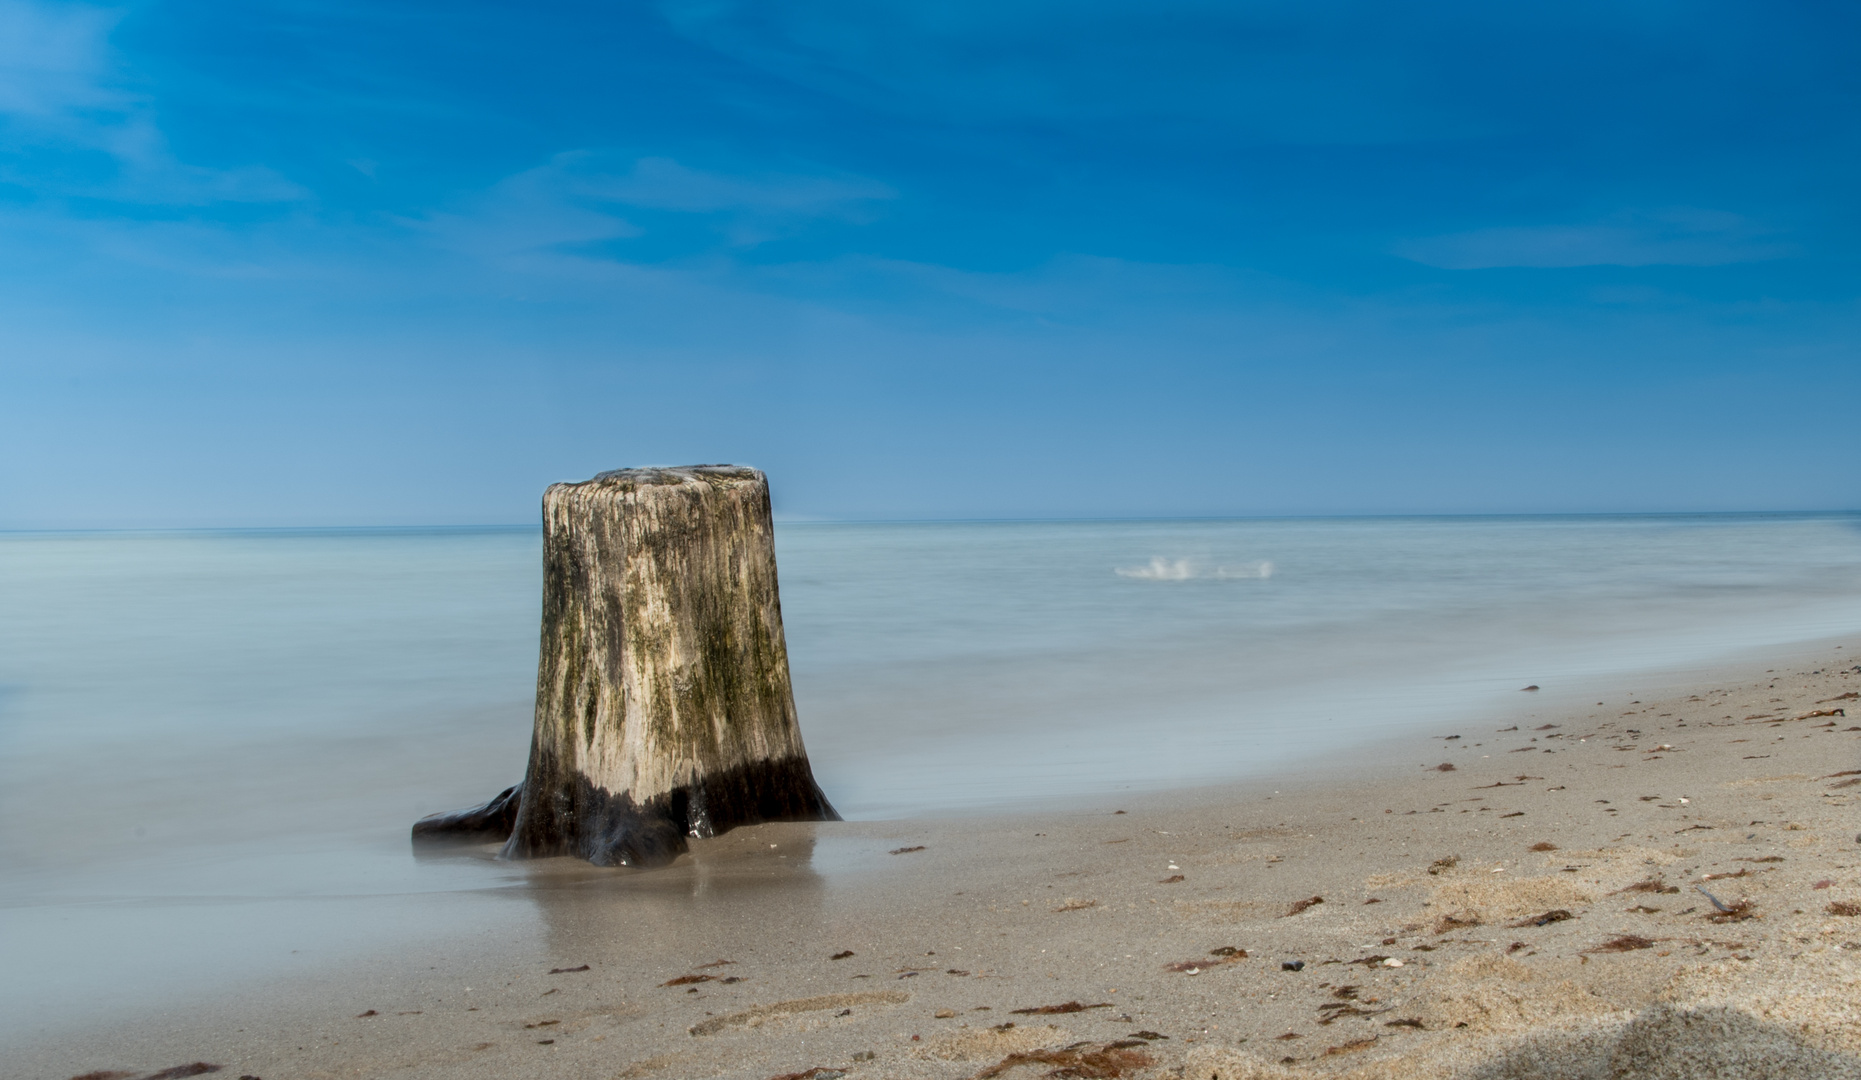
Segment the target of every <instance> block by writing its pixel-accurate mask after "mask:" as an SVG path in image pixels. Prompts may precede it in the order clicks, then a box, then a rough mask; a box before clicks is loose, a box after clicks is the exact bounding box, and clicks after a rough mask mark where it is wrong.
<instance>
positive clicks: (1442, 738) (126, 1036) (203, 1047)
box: [0, 641, 1861, 1080]
mask: <svg viewBox="0 0 1861 1080" xmlns="http://www.w3.org/2000/svg"><path fill="white" fill-rule="evenodd" d="M1858 662H1861V641H1842V642H1826V643H1822V644H1820V645H1817V646H1815V647H1814V648H1803V649H1799V650H1797V651H1796V652H1795V653H1794V654H1793V655H1792V656H1790V657H1789V661H1788V662H1787V663H1786V662H1785V661H1782V660H1777V659H1774V658H1768V659H1765V660H1761V661H1759V662H1758V663H1759V664H1760V665H1766V664H1767V665H1769V667H1768V668H1766V667H1763V666H1753V665H1751V664H1747V665H1745V666H1743V667H1726V668H1723V669H1718V670H1714V671H1711V672H1704V673H1693V674H1691V675H1689V676H1687V677H1686V679H1684V680H1680V681H1676V680H1669V683H1668V685H1664V686H1662V687H1661V688H1660V690H1659V693H1658V694H1656V693H1653V692H1648V693H1642V694H1640V695H1639V696H1637V697H1633V698H1628V697H1620V698H1610V697H1606V696H1599V697H1598V698H1596V699H1594V700H1595V704H1588V703H1586V702H1584V703H1579V702H1575V701H1572V700H1570V694H1571V693H1573V692H1574V691H1566V692H1565V694H1564V696H1563V697H1561V698H1558V697H1553V696H1552V690H1551V689H1549V688H1547V690H1545V691H1539V692H1521V694H1520V702H1521V704H1520V706H1519V708H1518V710H1517V711H1516V712H1515V713H1512V714H1508V715H1506V716H1504V717H1502V718H1500V721H1496V722H1492V723H1486V724H1479V725H1475V724H1461V725H1457V726H1455V727H1453V728H1452V729H1443V730H1441V731H1439V732H1435V733H1432V734H1431V735H1429V736H1427V737H1413V738H1410V739H1407V740H1405V741H1403V742H1400V743H1396V744H1392V745H1390V746H1388V747H1382V748H1378V749H1377V751H1376V753H1375V754H1374V760H1372V761H1365V762H1361V763H1358V764H1354V765H1351V766H1348V767H1346V768H1344V769H1343V771H1342V772H1340V771H1339V770H1337V769H1334V770H1331V771H1329V772H1326V773H1323V774H1319V773H1314V774H1312V775H1308V776H1304V777H1288V778H1285V779H1284V780H1283V781H1277V782H1275V783H1274V784H1273V785H1271V786H1260V785H1253V786H1251V787H1248V788H1245V789H1240V788H1236V789H1203V790H1196V791H1186V792H1175V793H1171V794H1168V795H1158V796H1147V797H1144V798H1134V799H1127V800H1124V801H1122V802H1119V803H1117V804H1116V805H1111V804H1107V803H1104V802H1102V801H1098V800H1095V799H1093V798H1092V796H1091V793H1089V792H1088V793H1081V797H1082V801H1081V804H1080V806H1079V807H1078V808H1077V809H1070V810H1067V811H1064V812H1060V811H1053V812H1047V813H1042V814H1035V815H1018V816H1013V817H972V818H957V819H944V820H909V821H893V822H866V823H859V822H853V823H835V824H823V825H768V826H760V827H753V828H743V829H738V830H736V831H734V832H732V833H730V834H728V835H726V836H724V837H720V838H718V839H716V840H713V841H708V842H703V843H700V844H698V845H697V846H696V848H695V850H694V851H693V853H692V854H691V855H689V856H686V857H683V858H681V859H680V860H679V862H678V863H677V864H675V865H674V866H672V867H670V868H667V869H665V870H660V871H653V872H624V871H623V872H613V871H597V870H594V869H592V868H589V867H586V866H582V865H579V864H574V863H570V862H567V861H564V860H551V861H548V862H546V863H542V864H536V865H535V866H534V867H533V869H532V871H531V873H532V880H531V883H530V886H529V888H528V889H526V890H524V891H523V895H522V896H521V897H520V898H518V899H516V900H513V905H515V906H517V907H521V908H523V909H524V910H525V911H526V912H527V911H530V910H532V909H533V910H534V912H535V913H536V914H538V915H539V916H540V922H539V923H538V925H539V926H540V927H541V930H540V932H536V933H516V932H505V930H503V929H501V927H500V925H499V923H498V921H497V920H496V919H492V920H490V921H488V922H487V923H486V924H485V925H483V926H482V927H481V928H480V930H479V932H478V933H476V934H475V935H473V936H472V938H471V939H470V940H461V941H459V942H457V943H456V946H450V947H447V948H445V949H443V950H422V951H421V952H419V953H417V954H408V953H393V952H383V953H378V954H376V955H374V956H372V957H371V958H369V959H368V960H366V961H365V962H353V963H347V964H344V965H340V966H333V967H331V966H326V967H323V968H317V969H307V970H306V972H305V973H304V974H303V975H301V976H293V977H289V978H282V979H276V980H272V981H270V982H268V983H266V984H265V985H262V986H247V987H240V988H238V989H237V992H230V991H229V993H227V994H226V995H224V996H223V997H222V998H220V999H217V1000H212V1001H207V1002H179V1001H177V1002H165V1003H158V1004H152V1006H151V1009H150V1010H149V1013H148V1014H147V1015H146V1016H145V1017H142V1018H139V1019H137V1020H135V1021H132V1022H128V1023H117V1022H112V1023H110V1024H108V1025H103V1024H95V1025H87V1024H85V1023H84V1022H83V1021H82V1019H81V1018H74V1019H73V1021H72V1024H71V1025H70V1026H69V1027H68V1028H66V1029H63V1030H58V1031H47V1032H45V1033H44V1035H43V1036H42V1037H38V1038H35V1039H32V1040H29V1041H27V1042H26V1043H24V1044H23V1045H19V1046H16V1047H15V1048H14V1049H13V1050H12V1051H11V1052H10V1053H9V1059H10V1060H9V1062H8V1064H7V1065H6V1066H5V1067H4V1069H3V1070H0V1071H4V1073H5V1074H6V1075H8V1076H20V1077H48V1078H57V1080H64V1078H66V1077H75V1076H86V1077H92V1078H98V1077H105V1076H108V1077H131V1076H147V1075H150V1074H155V1075H161V1076H183V1075H194V1074H195V1073H193V1072H189V1071H187V1069H188V1068H194V1069H196V1071H197V1072H204V1071H205V1070H204V1069H199V1068H198V1066H203V1065H211V1066H217V1067H218V1069H217V1070H216V1071H220V1072H223V1073H224V1074H225V1075H228V1076H249V1077H261V1078H267V1080H282V1078H308V1077H389V1076H393V1077H410V1078H411V1077H429V1076H430V1077H481V1076H482V1077H500V1078H502V1077H589V1078H599V1080H609V1078H612V1080H621V1078H627V1080H634V1078H658V1077H665V1078H675V1077H677V1078H682V1077H711V1076H718V1077H741V1078H754V1080H769V1078H773V1077H787V1078H791V1080H793V1078H799V1077H809V1078H812V1080H827V1078H831V1077H836V1076H841V1075H844V1076H846V1077H849V1078H865V1077H873V1078H879V1077H898V1078H925V1080H957V1078H964V1077H977V1078H983V1077H1010V1078H1015V1080H1020V1078H1026V1077H1035V1076H1070V1077H1115V1076H1124V1077H1134V1078H1141V1077H1184V1078H1185V1080H1187V1078H1192V1077H1193V1078H1196V1080H1217V1078H1218V1080H1242V1078H1248V1077H1298V1076H1335V1077H1341V1078H1342V1077H1351V1078H1364V1080H1369V1078H1374V1077H1389V1078H1396V1077H1411V1076H1413V1077H1467V1078H1474V1077H1495V1078H1497V1077H1547V1078H1548V1077H1557V1078H1576V1077H1607V1076H1635V1077H1662V1078H1665V1077H1674V1078H1679V1077H1694V1076H1698V1077H1708V1076H1717V1077H1734V1076H1735V1077H1785V1076H1788V1077H1836V1076H1861V1006H1858V1005H1857V1001H1858V1000H1861V997H1858V995H1857V990H1861V870H1858V869H1857V867H1858V865H1861V836H1857V835H1856V830H1857V828H1861V817H1858V816H1857V815H1856V814H1855V813H1854V812H1853V809H1852V807H1853V803H1854V801H1855V795H1856V793H1857V792H1861V710H1857V709H1856V708H1855V705H1856V692H1857V690H1861V666H1857V665H1858ZM460 857H463V858H486V857H488V852H473V853H471V854H469V855H464V856H460ZM513 921H514V920H513ZM13 977H15V978H17V977H20V974H19V973H13ZM164 1070H166V1071H164Z"/></svg>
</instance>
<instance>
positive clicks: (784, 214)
mask: <svg viewBox="0 0 1861 1080" xmlns="http://www.w3.org/2000/svg"><path fill="white" fill-rule="evenodd" d="M892 198H896V192H894V191H893V190H892V189H891V188H890V187H888V186H886V185H884V184H882V183H879V182H877V181H875V180H871V179H868V178H865V177H858V176H840V175H825V174H802V173H778V172H757V173H729V172H721V171H714V170H706V169H699V168H694V167H692V166H689V165H685V164H683V163H681V162H678V161H675V160H672V159H670V158H665V157H643V158H631V157H624V156H621V155H617V154H613V153H608V152H602V151H593V150H574V151H569V152H566V153H562V154H557V155H556V156H555V157H553V158H551V159H550V160H549V161H548V162H546V163H544V164H542V165H539V166H537V167H535V168H532V169H527V170H525V171H523V172H520V173H517V174H515V175H513V176H510V177H506V178H505V179H503V180H501V181H499V182H498V183H497V184H495V185H493V186H492V187H491V188H489V189H487V190H486V191H484V192H483V193H481V194H479V195H477V196H475V197H473V198H470V199H468V200H466V202H465V204H464V206H463V207H462V208H460V209H457V210H453V211H448V212H443V213H436V214H432V215H429V216H428V217H426V218H423V219H421V220H420V221H419V222H417V223H416V224H417V225H418V226H419V227H420V228H423V229H425V230H428V231H430V232H431V233H432V234H434V235H435V236H437V237H439V238H440V239H441V240H442V242H443V243H444V244H445V245H446V246H448V247H449V248H452V249H454V250H458V251H461V252H467V253H471V254H474V255H477V256H480V257H484V258H506V257H511V256H518V255H554V256H557V257H561V258H582V259H585V258H590V257H592V256H591V255H589V254H588V253H587V251H586V246H587V245H591V244H597V243H599V242H601V241H606V240H619V239H626V238H631V237H638V236H642V235H644V234H645V233H646V232H648V231H649V230H648V228H646V227H643V226H642V225H641V224H639V223H638V221H637V220H636V219H638V218H641V217H642V216H645V215H643V214H642V212H647V214H650V213H653V212H661V213H663V212H671V213H679V214H691V215H699V216H703V217H706V218H708V219H710V221H709V225H710V228H711V230H712V234H711V235H712V236H713V237H714V238H715V240H716V245H715V246H716V247H719V248H724V249H729V248H748V247H754V246H755V245H757V244H761V243H766V242H768V241H769V240H772V239H777V238H780V237H783V236H788V235H792V234H793V233H794V232H796V231H797V230H799V229H801V228H803V227H805V226H806V225H807V224H808V223H810V222H814V221H819V220H823V219H831V220H839V221H850V222H864V221H869V220H871V219H872V218H873V217H874V216H875V210H874V207H875V205H876V204H878V203H879V202H881V201H883V200H888V199H892Z"/></svg>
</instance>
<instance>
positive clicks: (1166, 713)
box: [0, 515, 1861, 1035]
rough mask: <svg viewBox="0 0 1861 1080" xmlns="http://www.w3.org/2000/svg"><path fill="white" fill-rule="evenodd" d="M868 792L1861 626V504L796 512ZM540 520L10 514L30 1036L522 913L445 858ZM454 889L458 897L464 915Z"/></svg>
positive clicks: (8, 638)
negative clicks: (1158, 514)
mask: <svg viewBox="0 0 1861 1080" xmlns="http://www.w3.org/2000/svg"><path fill="white" fill-rule="evenodd" d="M778 550H779V561H780V571H781V585H782V601H783V612H784V616H785V620H786V624H787V631H788V644H789V653H790V657H791V662H792V665H793V672H794V681H795V694H796V699H797V703H798V705H799V708H800V714H801V720H802V729H803V733H804V736H805V738H806V741H807V745H808V750H809V752H810V755H811V757H812V760H813V763H814V768H815V772H816V775H817V777H818V778H819V779H820V781H821V784H822V786H823V787H824V788H825V790H826V791H827V793H828V795H829V797H830V798H831V799H832V800H833V802H834V803H835V805H836V806H837V807H838V808H839V809H840V810H841V811H842V813H844V814H845V815H846V816H847V817H849V818H876V817H904V816H913V815H935V814H949V813H958V812H966V811H970V810H974V809H986V808H1000V807H1004V806H1012V805H1017V804H1019V805H1030V804H1034V803H1042V802H1047V803H1053V802H1059V801H1063V800H1078V799H1096V800H1104V799H1110V798H1116V797H1117V796H1118V795H1119V794H1120V793H1125V792H1133V791H1143V790H1155V789H1162V788H1170V787H1182V786H1188V785H1195V784H1203V783H1209V782H1216V781H1221V780H1228V779H1242V778H1247V777H1252V776H1260V775H1263V774H1268V773H1271V772H1272V771H1274V770H1281V769H1286V768H1289V767H1291V768H1301V767H1305V766H1307V765H1308V764H1310V763H1311V762H1313V761H1315V760H1320V759H1327V758H1335V757H1337V756H1339V755H1349V754H1352V753H1356V752H1360V751H1364V750H1365V749H1366V748H1374V747H1375V746H1376V745H1377V743H1378V741H1379V740H1383V739H1386V738H1388V737H1390V736H1393V735H1397V734H1400V733H1402V732H1405V731H1412V730H1414V729H1416V728H1418V727H1428V728H1429V729H1430V730H1432V729H1433V726H1439V725H1443V724H1448V723H1454V722H1458V721H1462V720H1465V719H1469V718H1473V717H1477V716H1480V715H1483V714H1484V715H1496V714H1498V713H1500V712H1502V711H1504V710H1507V709H1516V708H1517V707H1519V702H1520V700H1521V696H1520V695H1519V692H1518V691H1519V689H1520V688H1521V687H1522V686H1524V685H1526V684H1538V685H1542V686H1544V687H1545V688H1546V691H1547V692H1550V691H1554V690H1556V689H1557V688H1559V687H1575V686H1579V685H1590V684H1594V683H1596V682H1598V681H1599V680H1608V679H1621V678H1631V679H1632V678H1633V677H1634V676H1635V674H1636V673H1637V672H1643V671H1653V670H1656V669H1674V668H1676V667H1684V666H1687V665H1695V664H1705V663H1709V662H1712V661H1714V660H1717V659H1720V658H1729V657H1735V656H1738V655H1740V654H1747V653H1750V652H1752V651H1753V650H1759V649H1763V648H1766V647H1774V646H1780V645H1786V644H1788V643H1791V642H1795V641H1806V640H1810V639H1816V638H1823V637H1828V636H1832V635H1838V634H1845V633H1851V632H1854V631H1857V630H1861V516H1857V515H1813V516H1811V515H1803V516H1787V515H1786V516H1771V515H1766V516H1701V517H1558V518H1412V519H1352V520H1338V519H1332V520H1270V521H1187V522H1109V523H1107V522H1091V523H1072V522H1067V523H989V524H962V523H951V524H788V525H782V526H780V527H779V528H778ZM540 584H541V581H540V541H539V537H538V535H537V533H536V532H535V531H534V530H480V531H456V530H455V531H329V532H256V533H254V532H228V533H189V534H128V533H125V534H83V535H37V534H14V535H0V865H3V866H4V867H5V868H6V870H5V872H4V874H0V970H6V971H8V972H29V973H31V976H32V977H31V978H28V979H17V980H16V979H8V980H5V981H4V983H5V984H6V985H4V986H0V1035H4V1034H6V1033H8V1032H13V1033H15V1034H19V1033H24V1032H27V1031H32V1030H39V1031H45V1030H51V1029H52V1028H54V1027H56V1025H57V1024H58V1023H60V1022H61V1021H60V1017H61V1016H65V1015H67V1014H68V1013H69V1011H70V1009H71V1008H73V1007H74V1006H75V1004H76V1003H79V1002H82V1003H84V1005H85V1008H87V1009H90V1010H91V1011H92V1013H93V1014H94V1011H95V1010H96V1009H97V1008H103V1007H108V1006H111V1005H116V1006H121V1007H124V1008H133V1007H135V1004H136V1003H137V1002H138V1001H145V1000H147V999H148V998H149V996H150V995H152V994H155V993H157V992H169V991H171V990H172V991H173V992H177V993H179V992H184V990H183V989H175V988H185V987H190V986H204V985H208V984H212V985H217V986H222V987H223V986H226V985H230V984H231V983H232V982H236V981H237V980H239V979H242V978H251V977H255V974H254V973H255V972H261V971H269V970H272V969H273V968H274V967H275V966H276V965H278V964H282V963H285V962H287V960H286V958H288V957H290V956H293V955H298V954H297V953H296V952H294V951H293V950H298V949H299V948H300V947H301V949H302V950H304V951H316V952H319V953H320V954H321V955H332V954H333V953H334V952H339V951H340V948H339V947H338V946H337V945H334V944H332V936H333V935H334V936H336V937H339V938H340V939H341V941H342V942H343V943H344V947H351V948H369V947H371V945H372V944H374V943H378V942H382V941H387V940H389V939H392V940H395V941H406V940H410V939H415V938H418V937H419V936H420V935H421V934H423V933H437V932H440V931H441V930H443V928H444V927H445V926H446V925H448V920H449V919H464V918H478V917H481V916H482V917H490V918H495V916H484V913H483V912H482V911H478V912H477V914H472V912H475V911H477V909H474V908H472V906H471V905H472V904H473V903H476V902H477V901H474V900H471V899H462V898H469V897H479V896H485V895H492V894H496V893H497V892H498V891H499V890H504V889H512V888H521V887H522V884H523V874H524V871H523V869H522V868H521V867H512V866H508V865H503V864H497V863H491V862H485V861H472V860H466V861H454V862H450V863H444V864H438V865H435V864H432V863H424V864H423V863H416V862H415V861H414V860H413V859H412V858H411V856H410V854H409V850H408V844H407V839H406V836H407V828H408V826H409V824H411V822H412V821H413V820H414V819H415V818H416V817H418V816H419V815H421V814H424V813H427V812H430V811H433V810H439V809H450V808H454V807H457V806H461V805H465V804H468V803H472V802H477V801H481V800H483V799H484V798H486V797H488V796H490V795H491V794H493V793H494V792H496V791H497V790H498V789H500V788H502V787H504V786H505V785H507V784H510V783H513V782H515V781H516V780H518V779H519V778H520V776H521V771H522V767H523V761H524V756H525V752H526V748H527V745H528V739H529V731H530V723H531V719H530V708H531V692H532V681H533V679H534V674H535V659H536V646H537V612H538V594H539V589H540ZM440 912H450V913H452V914H443V915H442V914H436V913H440Z"/></svg>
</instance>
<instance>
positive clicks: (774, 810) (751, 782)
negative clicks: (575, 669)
mask: <svg viewBox="0 0 1861 1080" xmlns="http://www.w3.org/2000/svg"><path fill="white" fill-rule="evenodd" d="M576 779H577V780H578V781H579V782H578V783H577V784H576V785H575V787H574V789H573V791H572V792H571V793H565V795H564V796H562V797H558V798H557V799H555V800H553V801H554V803H555V805H553V806H548V807H540V806H539V807H532V808H530V812H529V813H528V814H527V815H524V828H523V830H522V831H521V832H514V831H513V830H514V829H515V826H516V823H517V820H518V813H517V811H518V809H519V805H520V803H521V801H522V799H523V785H521V784H519V785H517V786H516V787H513V788H507V789H505V790H504V792H503V793H501V794H500V795H498V797H497V798H495V799H492V800H491V801H490V802H488V803H486V804H484V805H483V806H475V807H472V808H470V809H468V810H458V811H454V812H453V813H450V814H433V815H430V816H428V817H424V818H421V819H420V820H419V821H418V822H417V823H415V825H414V842H415V843H417V844H423V845H426V844H484V843H495V842H497V841H500V840H503V841H506V843H505V844H504V850H503V851H502V852H501V853H500V855H501V857H502V858H506V859H541V858H547V857H549V856H552V855H573V856H576V857H577V858H582V859H587V860H588V861H589V862H591V863H594V864H595V865H596V866H633V867H651V866H664V865H665V864H666V863H669V862H671V861H672V860H673V859H676V858H677V857H678V856H679V855H680V854H682V853H683V852H684V851H685V850H686V849H687V838H688V837H699V838H703V837H711V836H716V835H718V834H720V833H725V832H729V831H730V830H731V829H734V828H736V827H737V826H739V825H755V824H759V823H761V822H765V821H839V820H840V815H839V814H838V813H836V812H835V811H834V808H833V807H832V806H831V805H829V804H828V802H827V796H826V795H824V794H823V793H822V792H821V789H820V785H818V784H816V783H815V782H814V771H813V770H812V769H810V768H809V767H808V761H807V759H806V758H790V759H787V760H783V761H759V762H755V763H753V764H750V765H744V766H739V767H738V768H735V769H729V770H726V771H724V772H721V773H714V774H712V775H710V776H706V777H703V778H700V779H698V780H695V781H694V782H693V783H691V784H686V785H681V786H679V787H676V788H673V789H672V790H671V791H668V792H665V793H663V794H661V795H658V796H656V797H654V798H652V799H649V800H647V801H646V803H645V804H644V805H641V804H638V803H636V802H634V801H633V797H632V796H631V795H629V794H628V793H626V792H622V793H621V794H619V795H614V794H612V793H610V792H608V791H606V790H604V789H602V788H597V787H595V786H594V785H593V784H591V783H589V782H588V781H587V780H586V779H583V778H580V777H577V778H576Z"/></svg>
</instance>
